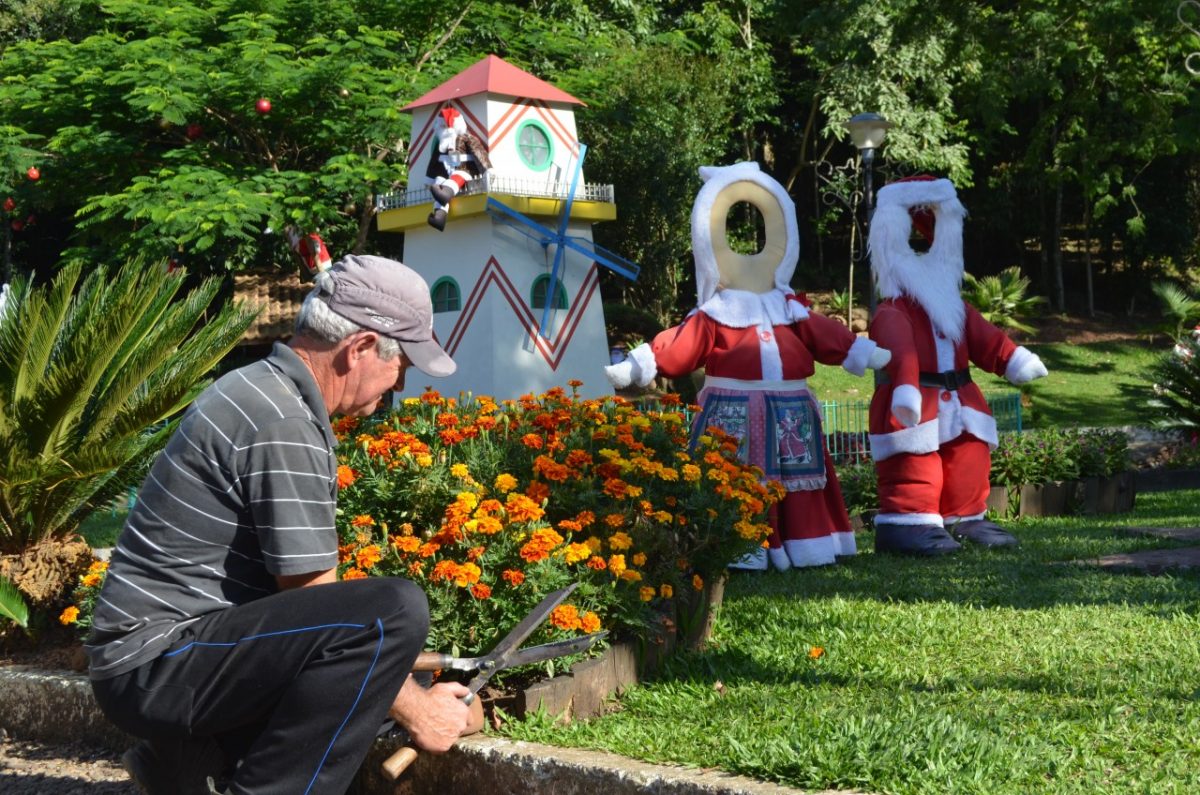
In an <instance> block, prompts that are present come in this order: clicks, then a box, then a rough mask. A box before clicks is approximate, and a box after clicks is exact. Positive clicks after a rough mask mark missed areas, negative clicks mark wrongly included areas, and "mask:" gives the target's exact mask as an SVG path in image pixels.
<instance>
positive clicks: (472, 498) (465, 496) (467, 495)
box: [454, 491, 479, 511]
mask: <svg viewBox="0 0 1200 795" xmlns="http://www.w3.org/2000/svg"><path fill="white" fill-rule="evenodd" d="M454 501H455V502H457V503H458V504H459V505H461V506H463V507H464V508H466V510H467V511H473V510H475V507H476V506H477V505H479V497H477V496H476V495H475V492H473V491H460V492H459V493H458V496H456V497H455V498H454Z"/></svg>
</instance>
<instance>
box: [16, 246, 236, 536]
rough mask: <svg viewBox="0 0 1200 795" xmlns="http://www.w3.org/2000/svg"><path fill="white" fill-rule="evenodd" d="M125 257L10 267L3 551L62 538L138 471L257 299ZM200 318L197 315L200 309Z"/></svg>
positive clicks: (141, 472) (136, 478)
mask: <svg viewBox="0 0 1200 795" xmlns="http://www.w3.org/2000/svg"><path fill="white" fill-rule="evenodd" d="M183 285H184V277H183V276H182V274H180V273H175V274H167V273H166V272H165V269H164V268H163V267H162V266H161V265H146V264H145V263H143V262H136V261H135V262H131V263H128V264H126V265H125V266H124V267H122V268H120V269H118V270H115V271H109V270H108V269H107V268H98V269H96V270H93V271H92V272H91V273H89V274H88V275H87V276H86V277H85V276H84V275H83V268H82V267H81V266H80V265H78V264H76V265H70V266H67V267H65V268H63V269H62V270H61V271H60V272H59V274H58V276H57V277H55V279H54V281H53V283H51V284H48V285H44V286H34V285H33V284H31V283H30V281H29V280H28V279H25V278H18V279H16V280H14V281H13V283H12V285H11V289H10V291H9V295H8V301H7V304H6V305H5V307H4V310H3V312H2V313H0V552H16V551H19V550H22V549H24V548H25V547H27V546H29V545H30V544H32V543H35V542H37V541H39V540H43V539H49V538H65V537H67V536H69V535H71V534H73V533H75V531H76V530H77V528H78V526H79V523H80V522H81V521H82V520H83V519H84V517H86V516H87V515H88V514H90V513H91V512H93V511H94V510H97V509H99V508H101V507H104V506H107V505H108V504H110V503H111V502H112V501H113V499H114V498H116V497H117V496H118V495H120V494H123V493H124V492H125V490H126V489H128V488H129V487H130V486H131V485H133V484H135V483H137V482H138V481H140V479H141V477H142V476H143V475H144V474H145V471H146V468H147V467H148V465H149V463H150V461H151V459H152V458H153V457H154V456H155V455H156V454H157V452H158V451H159V450H160V449H161V447H162V445H163V444H164V443H165V441H166V439H167V437H168V436H169V435H170V433H171V431H172V430H173V429H174V427H175V422H174V421H168V420H170V418H171V417H173V416H174V415H176V414H177V413H178V412H179V411H180V410H181V409H183V408H184V407H185V406H186V405H187V404H188V403H189V402H191V400H192V399H193V398H194V397H195V395H196V394H197V393H198V392H199V390H200V389H201V388H202V386H203V385H204V384H203V382H202V379H203V377H204V375H205V374H206V373H207V372H208V371H209V370H210V369H212V367H213V366H214V365H215V364H216V363H217V362H218V361H219V360H220V359H221V357H222V356H224V354H225V353H227V352H228V351H229V350H230V349H231V348H232V347H233V345H234V344H235V343H236V342H237V340H238V339H239V338H240V336H241V335H242V333H243V332H244V331H245V330H246V328H247V327H248V325H249V323H250V321H251V320H252V319H253V317H254V314H255V312H252V311H248V310H246V309H243V308H241V307H234V306H225V307H224V308H222V309H221V310H220V311H219V312H217V313H215V314H210V311H211V307H212V305H213V302H214V300H215V299H216V296H217V290H218V289H219V286H220V285H219V284H218V282H217V281H216V280H208V281H205V282H204V283H203V284H201V285H200V286H198V287H196V288H195V289H191V290H188V291H186V292H182V293H181V290H182V288H183ZM202 320H204V321H205V322H203V323H201V321H202Z"/></svg>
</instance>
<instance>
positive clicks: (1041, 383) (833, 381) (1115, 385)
mask: <svg viewBox="0 0 1200 795" xmlns="http://www.w3.org/2000/svg"><path fill="white" fill-rule="evenodd" d="M1028 347H1029V349H1030V350H1032V351H1033V352H1035V353H1036V354H1038V356H1040V357H1042V361H1043V362H1045V363H1046V369H1048V370H1049V371H1050V374H1049V375H1048V376H1046V377H1045V378H1042V379H1039V380H1037V381H1034V382H1032V383H1030V384H1028V385H1026V386H1025V387H1024V389H1023V390H1022V391H1023V392H1024V393H1025V394H1026V396H1027V401H1026V403H1025V410H1024V415H1023V418H1022V420H1023V425H1024V427H1026V428H1050V427H1056V426H1057V427H1066V426H1079V425H1082V426H1113V425H1142V426H1145V425H1148V424H1149V422H1148V418H1147V416H1146V408H1145V403H1146V401H1147V400H1149V399H1150V376H1149V371H1150V367H1151V365H1152V364H1153V363H1154V362H1155V361H1157V359H1158V358H1159V357H1160V356H1161V355H1162V354H1164V353H1166V352H1167V350H1168V349H1167V348H1164V347H1162V345H1161V344H1159V345H1155V346H1148V345H1147V344H1146V343H1144V342H1138V341H1120V342H1093V343H1085V344H1076V343H1068V342H1059V343H1044V344H1036V343H1031V344H1030V345H1029V346H1028ZM971 373H972V376H973V377H974V378H975V379H976V382H977V383H978V384H979V385H980V387H982V388H983V391H984V392H993V391H997V392H998V391H1004V390H1008V389H1013V388H1014V387H1013V386H1012V385H1011V384H1009V383H1008V382H1007V381H1005V380H1004V379H1003V378H997V377H996V376H993V375H991V374H990V373H982V372H980V371H979V370H978V369H976V368H972V370H971ZM809 383H810V384H811V385H812V388H813V391H814V392H815V393H816V395H817V398H818V399H819V400H836V401H859V400H861V401H870V399H871V393H872V391H873V390H874V386H873V381H872V380H871V374H870V372H868V373H867V375H865V376H863V377H862V378H857V377H855V376H853V375H850V374H849V373H847V372H846V371H845V370H843V369H841V368H840V367H823V366H821V367H818V368H817V372H816V374H815V375H813V377H812V378H810V379H809Z"/></svg>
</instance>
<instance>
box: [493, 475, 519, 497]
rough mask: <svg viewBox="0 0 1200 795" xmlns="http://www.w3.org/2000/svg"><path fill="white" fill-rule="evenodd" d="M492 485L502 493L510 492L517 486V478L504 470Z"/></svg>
mask: <svg viewBox="0 0 1200 795" xmlns="http://www.w3.org/2000/svg"><path fill="white" fill-rule="evenodd" d="M492 487H493V488H495V489H496V491H498V492H500V493H501V494H508V493H509V492H510V491H512V490H513V489H515V488H516V487H517V479H516V478H514V477H513V476H512V475H510V474H508V473H507V472H503V473H501V474H499V475H497V476H496V480H495V481H494V482H493V483H492Z"/></svg>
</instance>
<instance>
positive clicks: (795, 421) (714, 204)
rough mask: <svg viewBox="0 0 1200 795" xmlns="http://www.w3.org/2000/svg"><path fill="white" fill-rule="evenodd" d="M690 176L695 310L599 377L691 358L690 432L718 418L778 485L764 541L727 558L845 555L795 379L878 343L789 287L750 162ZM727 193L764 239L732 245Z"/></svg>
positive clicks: (760, 565) (846, 546)
mask: <svg viewBox="0 0 1200 795" xmlns="http://www.w3.org/2000/svg"><path fill="white" fill-rule="evenodd" d="M700 177H701V179H702V180H704V186H703V187H702V188H701V190H700V193H699V194H698V195H697V196H696V201H695V204H694V205H693V207H692V248H693V254H694V257H695V260H696V287H697V293H698V295H697V298H698V308H697V309H696V310H694V311H693V312H692V313H691V314H689V315H688V317H687V318H686V319H685V320H684V322H683V323H682V324H680V325H679V326H676V327H675V328H671V329H668V330H666V331H664V332H662V333H661V334H659V335H658V336H656V337H655V338H654V342H653V343H652V344H650V345H645V344H643V345H640V346H638V347H637V348H635V349H634V350H633V351H631V352H630V355H629V357H628V358H627V359H626V360H625V361H623V362H621V363H619V364H616V365H613V366H611V367H608V368H606V369H607V373H608V376H609V380H610V381H611V382H612V383H613V385H614V386H616V387H623V386H627V385H629V384H630V383H631V382H632V383H636V384H638V385H640V386H645V385H647V384H649V383H650V381H651V380H653V379H654V377H655V376H656V375H659V374H662V375H666V376H669V377H673V378H674V377H679V376H682V375H686V374H688V373H691V372H693V371H694V370H696V369H698V368H700V367H703V368H704V387H703V388H702V389H701V390H700V394H699V397H698V402H699V404H700V406H701V413H700V414H699V416H698V417H697V418H696V420H695V424H694V426H693V432H692V433H693V439H694V438H695V437H697V436H698V435H699V434H701V433H703V431H704V430H705V429H706V428H709V427H712V426H717V427H719V428H720V429H721V430H722V431H724V432H726V433H728V434H730V435H732V436H734V437H737V438H738V439H739V440H740V443H741V455H742V458H743V460H745V461H747V462H749V463H752V464H755V465H757V466H758V467H759V468H761V469H762V470H763V472H764V473H765V477H766V478H768V479H770V480H775V481H778V482H779V483H781V484H783V486H784V488H785V489H786V491H787V493H786V496H785V497H784V499H783V501H782V502H780V503H779V504H777V505H776V506H774V507H773V508H772V509H771V527H772V529H773V532H772V534H771V537H770V538H769V540H768V547H767V548H766V549H762V550H759V553H758V554H756V555H752V556H749V557H748V558H746V559H743V560H741V561H738V562H736V563H734V564H733V565H734V566H735V567H737V568H751V569H765V568H767V565H768V560H769V561H770V563H771V565H773V566H775V567H776V568H778V569H781V570H782V569H788V568H790V567H793V566H819V565H824V564H829V563H833V562H835V560H836V557H837V556H839V555H853V554H854V553H855V551H856V550H855V544H854V533H853V532H852V531H851V529H850V521H849V517H848V516H847V515H846V507H845V504H844V502H843V501H842V492H841V488H840V487H839V486H838V481H837V475H836V474H835V473H834V468H833V462H832V461H831V460H830V459H829V455H828V451H827V450H826V449H825V441H824V434H823V433H822V430H821V413H820V407H819V405H818V403H817V401H816V399H815V398H814V397H813V394H812V392H811V391H810V390H809V388H808V384H807V382H806V380H805V379H807V378H808V376H810V375H812V374H813V371H814V362H821V363H822V364H831V365H838V364H840V365H841V366H842V367H844V368H845V369H846V370H848V371H850V372H852V373H854V374H856V375H862V373H863V371H864V370H865V368H867V367H881V366H883V364H885V363H886V362H887V360H888V353H887V351H886V350H884V349H882V348H880V347H878V346H877V345H876V343H874V342H872V341H871V340H869V339H867V338H865V337H864V338H860V337H857V336H856V335H855V334H853V333H852V332H851V331H850V330H849V329H847V328H846V327H845V326H843V325H841V324H840V323H838V322H836V321H834V320H830V319H829V318H826V317H823V316H821V315H818V314H816V313H810V312H809V310H808V308H807V307H806V306H805V305H804V303H803V302H802V301H801V300H800V299H799V298H798V297H797V296H795V295H794V294H793V293H792V292H791V287H790V281H791V278H792V272H793V271H794V270H795V268H796V261H797V259H798V257H799V254H800V236H799V232H798V230H797V227H796V210H795V205H794V204H793V203H792V200H791V198H790V197H789V196H788V195H787V191H786V190H784V188H783V186H782V185H780V184H779V183H778V182H776V181H775V180H773V179H771V178H770V177H769V176H767V175H766V174H764V173H762V171H760V170H759V168H758V165H757V164H756V163H738V164H736V165H732V166H726V167H706V168H701V169H700ZM738 202H748V203H749V204H751V205H753V206H754V207H755V208H757V209H758V211H759V213H761V215H762V218H763V224H764V229H765V233H766V245H765V246H764V248H763V250H762V251H760V252H758V253H757V254H752V255H743V254H737V253H735V252H734V251H732V250H731V249H730V247H729V243H728V240H727V239H726V232H725V221H726V217H727V215H728V213H729V209H730V208H731V207H732V206H733V205H734V204H736V203H738Z"/></svg>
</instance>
